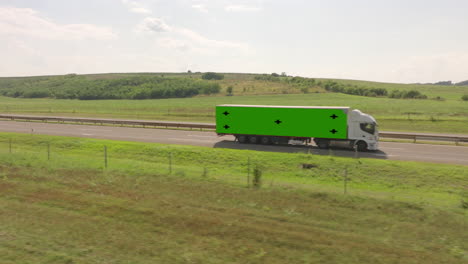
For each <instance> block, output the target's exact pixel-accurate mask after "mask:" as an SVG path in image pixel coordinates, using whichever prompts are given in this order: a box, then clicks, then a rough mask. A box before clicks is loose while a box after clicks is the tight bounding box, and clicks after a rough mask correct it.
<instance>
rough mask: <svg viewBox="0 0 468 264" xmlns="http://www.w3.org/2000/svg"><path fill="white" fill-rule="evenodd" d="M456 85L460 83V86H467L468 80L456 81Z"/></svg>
mask: <svg viewBox="0 0 468 264" xmlns="http://www.w3.org/2000/svg"><path fill="white" fill-rule="evenodd" d="M455 85H458V86H467V85H468V80H466V81H463V82H459V83H456V84H455Z"/></svg>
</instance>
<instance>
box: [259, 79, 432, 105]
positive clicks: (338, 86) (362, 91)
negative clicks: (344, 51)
mask: <svg viewBox="0 0 468 264" xmlns="http://www.w3.org/2000/svg"><path fill="white" fill-rule="evenodd" d="M254 79H255V80H263V81H270V82H286V83H288V84H291V85H294V86H296V87H298V88H300V89H301V91H303V92H304V93H306V92H307V91H308V89H309V88H311V87H321V88H323V89H325V90H327V91H329V92H334V93H344V94H351V95H359V96H369V97H389V98H409V99H427V96H426V95H424V94H421V93H420V92H419V91H417V90H409V91H399V90H392V91H391V92H389V91H387V89H385V88H368V87H362V86H358V85H352V84H344V83H339V82H336V81H332V80H327V81H316V80H315V79H313V78H304V77H297V76H296V77H290V76H284V75H279V74H275V73H272V74H261V75H257V76H255V77H254Z"/></svg>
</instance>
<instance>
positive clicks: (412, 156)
mask: <svg viewBox="0 0 468 264" xmlns="http://www.w3.org/2000/svg"><path fill="white" fill-rule="evenodd" d="M0 132H15V133H29V134H31V133H32V134H43V135H57V136H72V137H87V138H98V139H112V140H122V141H139V142H155V143H164V144H178V145H193V146H204V147H213V148H231V149H249V150H257V151H271V152H304V153H308V152H310V153H311V154H316V155H330V153H331V154H332V155H335V156H342V157H354V156H355V155H356V153H354V152H353V151H352V150H348V149H338V148H335V149H333V150H332V151H331V152H330V151H329V150H322V149H318V148H317V147H316V146H314V145H312V146H302V145H301V146H279V145H251V144H239V143H238V142H234V137H233V136H223V137H218V136H217V135H216V133H214V132H201V131H195V130H193V131H187V130H170V129H149V128H131V127H113V126H89V125H71V124H56V123H53V124H50V123H49V124H48V123H36V122H15V121H0ZM379 149H380V150H379V151H375V152H360V153H358V155H359V157H362V158H376V159H389V160H408V161H423V162H433V163H448V164H461V165H468V147H463V146H455V145H453V146H450V145H430V144H413V143H392V142H380V147H379Z"/></svg>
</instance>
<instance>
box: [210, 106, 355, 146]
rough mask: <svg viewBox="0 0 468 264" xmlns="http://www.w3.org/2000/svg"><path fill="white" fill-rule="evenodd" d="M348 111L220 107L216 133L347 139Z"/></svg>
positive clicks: (334, 108)
mask: <svg viewBox="0 0 468 264" xmlns="http://www.w3.org/2000/svg"><path fill="white" fill-rule="evenodd" d="M348 110H349V108H348V107H330V108H326V107H316V108H313V107H307V106H304V107H297V106H293V107H287V106H255V105H219V106H216V132H217V133H219V134H247V135H268V136H290V137H318V138H336V139H346V138H347V121H346V120H347V113H348Z"/></svg>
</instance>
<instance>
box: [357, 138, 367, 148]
mask: <svg viewBox="0 0 468 264" xmlns="http://www.w3.org/2000/svg"><path fill="white" fill-rule="evenodd" d="M356 148H357V150H358V151H367V143H366V142H364V141H362V140H360V141H358V142H357V143H356Z"/></svg>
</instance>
